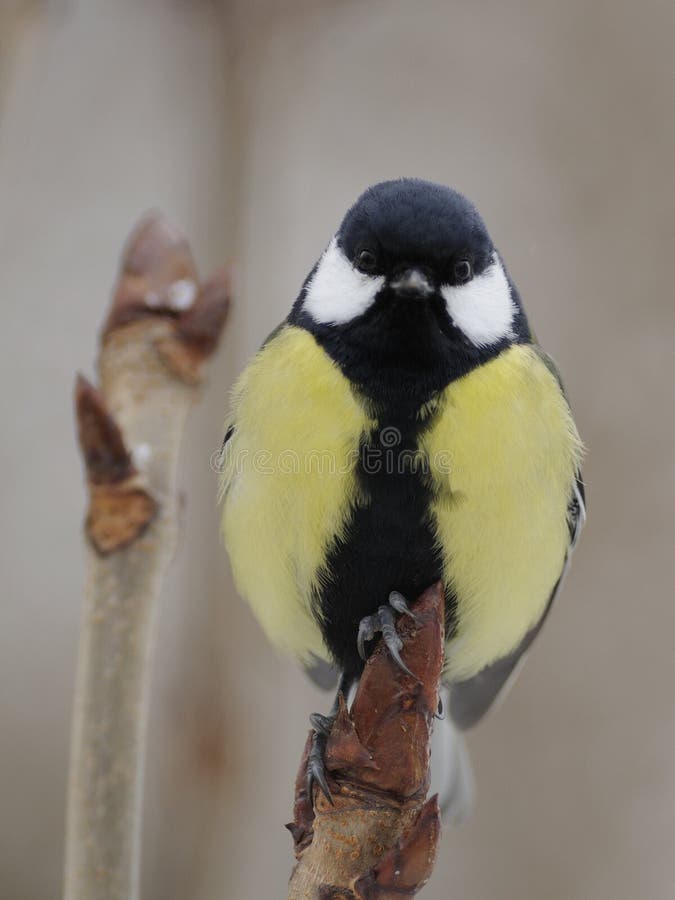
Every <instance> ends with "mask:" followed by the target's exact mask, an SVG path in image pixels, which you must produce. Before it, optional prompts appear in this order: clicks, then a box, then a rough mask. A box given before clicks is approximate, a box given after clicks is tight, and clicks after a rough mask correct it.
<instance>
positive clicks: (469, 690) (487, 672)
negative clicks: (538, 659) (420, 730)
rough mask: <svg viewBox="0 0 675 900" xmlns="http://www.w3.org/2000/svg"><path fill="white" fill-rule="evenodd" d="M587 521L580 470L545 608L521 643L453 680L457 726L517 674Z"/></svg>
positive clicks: (470, 720) (477, 715)
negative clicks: (561, 555) (564, 541)
mask: <svg viewBox="0 0 675 900" xmlns="http://www.w3.org/2000/svg"><path fill="white" fill-rule="evenodd" d="M585 521H586V501H585V490H584V483H583V481H582V478H581V473H578V474H577V477H576V480H575V483H574V484H573V486H572V493H571V495H570V502H569V505H568V507H567V524H568V527H569V531H570V542H569V546H568V548H567V553H566V555H565V562H564V563H563V568H562V571H561V573H560V577H559V578H558V581H557V582H556V584H555V587H554V588H553V591H552V592H551V596H550V598H549V601H548V603H547V604H546V608H545V609H544V612H543V614H542V617H541V618H540V619H539V621H538V622H537V624H536V625H535V626H534V627H533V628H531V629H530V630H529V631H528V632H527V634H526V635H525V637H524V638H523V639H522V641H521V642H520V644H519V645H518V646H517V647H516V649H515V650H513V651H512V652H511V653H509V654H508V655H507V656H503V657H502V658H501V659H498V660H496V661H495V662H493V663H490V665H488V666H486V667H485V668H484V669H481V671H480V672H478V673H477V674H476V675H473V676H472V677H471V678H467V679H465V680H464V681H456V682H454V683H453V684H452V686H451V690H450V710H449V711H450V717H451V718H452V721H453V722H454V723H455V724H456V725H457V727H458V728H461V729H465V728H471V726H472V725H475V724H476V723H477V722H478V721H479V720H480V719H482V717H483V716H484V715H485V713H486V712H487V711H488V709H489V708H490V707H491V706H492V704H493V703H494V701H495V700H496V699H497V697H498V696H499V695H500V694H502V695H503V693H505V688H507V687H508V685H509V684H510V683H512V682H513V680H514V679H515V676H516V675H517V674H518V671H519V668H518V664H519V663H520V662H524V660H525V654H526V653H527V651H528V650H529V648H530V646H531V645H532V642H533V641H534V639H535V638H536V637H537V635H538V634H539V632H540V631H541V629H542V627H543V625H544V622H545V621H546V617H547V616H548V613H549V611H550V609H551V607H552V606H553V601H554V599H555V596H556V594H557V593H558V590H559V588H560V585H561V584H562V581H563V578H564V576H565V573H566V572H567V570H568V568H569V564H570V557H571V554H572V550H573V549H574V547H575V545H576V543H577V540H578V539H579V534H580V532H581V529H582V528H583V526H584V522H585Z"/></svg>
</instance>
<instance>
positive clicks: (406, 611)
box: [389, 591, 417, 624]
mask: <svg viewBox="0 0 675 900" xmlns="http://www.w3.org/2000/svg"><path fill="white" fill-rule="evenodd" d="M389 606H391V607H392V609H395V610H396V612H397V613H399V614H400V615H402V616H410V618H411V619H412V620H413V622H414V623H415V624H417V616H416V615H415V613H414V612H413V611H412V610H411V609H410V607H409V606H408V601H407V600H406V599H405V597H404V596H403V594H401V593H400V592H399V591H392V592H391V594H389Z"/></svg>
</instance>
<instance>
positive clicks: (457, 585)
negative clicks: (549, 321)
mask: <svg viewBox="0 0 675 900" xmlns="http://www.w3.org/2000/svg"><path fill="white" fill-rule="evenodd" d="M422 447H423V448H424V450H425V452H426V453H427V455H428V456H429V458H430V460H432V461H433V459H434V458H439V457H440V456H441V455H442V454H447V461H448V466H447V468H448V469H449V471H448V472H447V473H446V472H443V473H441V474H439V473H436V474H435V476H434V481H435V484H436V487H437V490H438V494H437V499H436V501H435V503H434V504H433V516H434V522H435V531H436V534H437V536H438V541H439V543H440V544H441V546H442V547H443V549H444V571H445V577H446V582H447V584H448V585H450V586H451V587H452V588H453V589H454V591H455V593H456V596H457V598H458V608H457V630H456V634H455V636H454V637H453V639H452V641H451V642H450V644H449V646H448V654H447V667H448V674H449V675H450V676H451V678H453V679H454V678H467V677H469V676H471V675H474V674H476V673H477V672H478V671H480V669H482V668H483V666H485V665H487V664H488V663H490V662H493V661H494V660H495V659H498V658H499V657H501V656H505V655H506V654H507V653H509V652H510V651H511V650H513V649H514V648H515V647H516V646H517V645H518V644H519V643H520V640H521V639H522V638H523V636H524V635H525V633H526V632H527V631H528V630H529V629H530V628H531V627H532V626H533V625H535V624H536V623H537V622H538V620H539V619H540V617H541V615H542V614H543V612H544V609H545V607H546V605H547V604H548V600H549V598H550V595H551V591H552V590H553V587H554V585H555V583H556V581H557V580H558V578H559V576H560V573H561V571H562V567H563V563H564V559H565V554H566V552H567V547H568V543H569V531H568V527H567V523H566V521H565V517H564V516H563V515H561V510H563V509H565V507H566V504H567V502H568V498H569V495H570V485H571V484H572V483H573V481H574V478H575V474H576V472H577V471H578V468H579V463H580V458H581V442H580V440H579V435H578V434H577V430H576V427H575V425H574V422H573V420H572V416H571V414H570V410H569V407H568V405H567V402H566V400H565V398H564V396H563V394H562V391H561V390H560V386H559V384H558V382H557V380H556V378H555V376H554V375H553V374H552V373H551V371H550V370H549V369H548V368H547V366H546V365H545V364H544V363H543V361H542V359H541V357H540V356H539V354H538V353H537V352H536V351H535V349H534V348H533V347H531V346H528V345H522V344H520V345H515V346H513V347H511V348H510V349H508V350H506V351H505V352H504V353H502V354H500V355H499V356H498V357H496V358H495V359H493V360H491V361H490V362H488V363H486V364H485V365H483V366H479V367H478V368H477V369H474V370H473V371H472V372H471V373H469V374H468V375H466V376H465V377H464V378H460V379H459V380H458V381H456V382H453V383H451V384H450V385H449V386H448V387H447V388H446V389H445V391H444V393H443V397H442V400H441V409H440V411H439V413H438V414H437V416H436V418H435V420H434V424H433V426H432V427H431V428H430V430H429V432H428V433H427V434H426V435H423V437H422ZM432 472H434V467H433V466H432Z"/></svg>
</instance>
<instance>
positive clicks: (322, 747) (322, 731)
mask: <svg viewBox="0 0 675 900" xmlns="http://www.w3.org/2000/svg"><path fill="white" fill-rule="evenodd" d="M309 721H310V724H311V726H312V730H313V732H314V734H313V735H312V746H311V747H310V750H309V756H308V757H307V794H308V796H309V797H310V798H311V797H312V796H313V793H312V792H313V788H314V785H315V784H316V785H318V787H319V788H320V789H321V790H322V791H323V795H324V797H325V798H326V800H328V802H329V803H330V804H331V805H332V804H333V795H332V794H331V792H330V788H329V787H328V779H327V778H326V763H325V762H324V756H325V753H326V746H327V745H328V737H329V735H330V732H331V728H332V727H333V723H334V722H335V716H334V715H330V716H322V715H321V713H312V715H311V716H310V717H309Z"/></svg>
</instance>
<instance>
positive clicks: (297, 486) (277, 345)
mask: <svg viewBox="0 0 675 900" xmlns="http://www.w3.org/2000/svg"><path fill="white" fill-rule="evenodd" d="M231 421H234V422H236V430H235V432H234V434H233V436H232V438H231V440H230V441H228V443H227V445H226V447H225V452H224V461H223V462H224V468H223V473H222V476H221V492H222V493H223V495H224V499H225V503H224V513H223V534H224V537H225V542H226V544H227V548H228V551H229V554H230V559H231V560H232V568H233V572H234V577H235V581H236V583H237V586H238V588H239V590H240V591H241V593H242V594H243V595H244V596H245V597H246V598H247V600H248V601H249V603H250V604H251V606H252V608H253V611H254V613H255V615H256V616H257V618H258V620H259V621H260V624H261V625H262V626H263V628H264V629H265V632H266V633H267V635H268V636H269V638H270V640H271V641H272V642H273V643H275V644H276V645H277V646H279V647H280V648H281V649H283V650H286V651H288V652H290V653H292V654H293V655H295V656H297V657H298V658H299V659H300V660H302V661H303V662H306V661H308V660H309V658H310V653H313V654H315V655H317V656H321V655H325V652H326V651H325V650H324V649H323V643H322V637H321V632H320V631H319V628H318V624H317V621H316V619H315V617H314V615H313V614H312V612H311V610H310V597H311V591H312V588H313V587H314V586H315V584H316V583H317V581H318V579H320V577H321V566H322V562H323V560H324V559H325V557H326V553H327V550H328V548H329V546H330V545H331V544H332V543H333V541H335V540H337V539H338V538H339V537H340V536H341V535H342V534H343V532H344V529H345V526H346V523H347V521H348V518H349V513H350V511H351V508H352V506H353V505H354V504H356V503H357V502H358V495H357V486H356V479H355V469H356V463H357V461H358V447H359V440H360V437H361V435H362V434H363V432H364V431H365V430H366V429H367V428H368V427H369V426H370V420H369V418H368V415H367V414H366V411H365V409H364V408H363V406H362V405H361V404H360V403H359V402H358V400H357V399H356V396H355V395H354V393H353V391H352V389H351V387H350V385H349V382H348V381H347V380H346V379H345V378H344V376H343V375H342V374H341V373H340V371H339V369H338V367H337V366H336V365H335V364H334V363H333V362H332V361H331V360H330V359H329V358H328V356H327V355H326V354H325V353H324V351H323V350H322V349H321V348H320V347H319V345H318V344H317V343H316V341H315V340H314V338H313V337H312V336H311V335H310V334H309V333H308V332H307V331H304V330H302V329H299V328H294V327H291V326H287V327H284V328H282V329H281V331H280V332H279V333H278V334H277V335H276V336H275V337H274V338H273V339H272V340H271V341H269V342H268V343H267V344H266V345H265V346H264V347H263V348H262V350H261V351H260V352H259V353H258V354H257V355H256V356H255V357H254V359H253V360H252V361H251V363H250V364H249V366H248V368H247V369H246V370H245V371H244V373H243V375H242V376H241V378H240V379H239V382H238V383H237V385H236V387H235V389H234V394H233V400H232V418H231Z"/></svg>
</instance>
